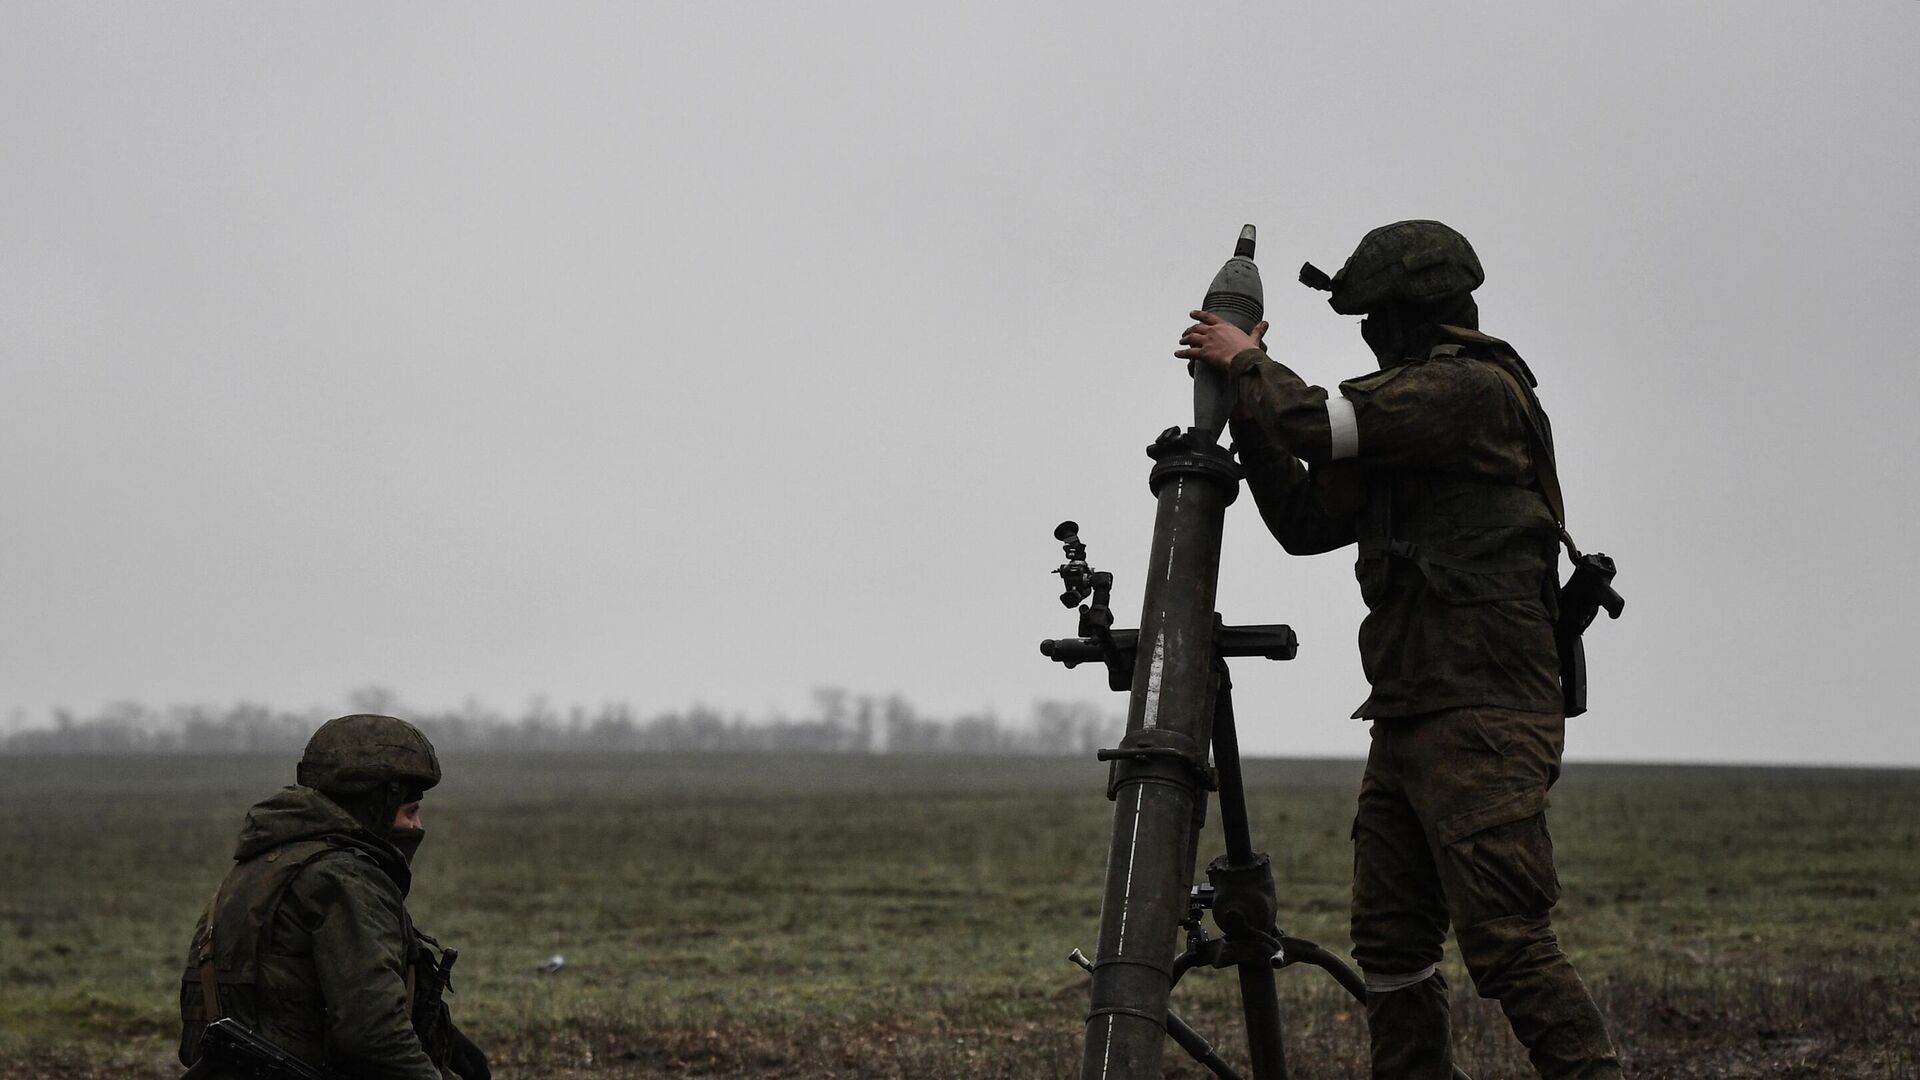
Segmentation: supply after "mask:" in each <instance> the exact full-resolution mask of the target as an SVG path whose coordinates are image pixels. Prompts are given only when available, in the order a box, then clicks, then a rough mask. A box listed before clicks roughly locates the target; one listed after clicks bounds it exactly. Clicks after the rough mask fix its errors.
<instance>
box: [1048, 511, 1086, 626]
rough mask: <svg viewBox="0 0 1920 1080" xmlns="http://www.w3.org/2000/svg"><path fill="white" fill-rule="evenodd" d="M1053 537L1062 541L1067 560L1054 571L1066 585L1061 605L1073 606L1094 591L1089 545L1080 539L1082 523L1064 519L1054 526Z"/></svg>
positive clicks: (1061, 544)
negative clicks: (1088, 560) (1088, 555)
mask: <svg viewBox="0 0 1920 1080" xmlns="http://www.w3.org/2000/svg"><path fill="white" fill-rule="evenodd" d="M1053 538H1054V539H1055V540H1058V541H1060V546H1061V548H1063V549H1064V550H1065V551H1066V554H1067V561H1066V562H1065V563H1062V564H1061V566H1060V568H1059V569H1057V570H1055V571H1054V573H1056V574H1059V575H1060V580H1061V582H1062V583H1063V584H1065V585H1066V587H1067V591H1066V592H1063V593H1061V594H1060V606H1061V607H1072V606H1074V605H1075V604H1078V603H1079V602H1080V601H1082V600H1085V599H1086V598H1087V597H1088V596H1090V595H1092V593H1093V567H1091V566H1088V565H1087V545H1086V544H1085V543H1084V542H1083V541H1082V540H1081V539H1080V523H1079V522H1077V521H1063V522H1061V523H1060V524H1058V525H1056V526H1054V527H1053Z"/></svg>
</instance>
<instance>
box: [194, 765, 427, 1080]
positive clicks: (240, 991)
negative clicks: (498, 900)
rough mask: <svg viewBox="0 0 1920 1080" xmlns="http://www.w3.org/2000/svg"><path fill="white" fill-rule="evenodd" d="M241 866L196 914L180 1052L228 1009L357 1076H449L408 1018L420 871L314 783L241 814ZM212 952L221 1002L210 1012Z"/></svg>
mask: <svg viewBox="0 0 1920 1080" xmlns="http://www.w3.org/2000/svg"><path fill="white" fill-rule="evenodd" d="M234 859H235V866H234V868H233V870H232V871H231V872H230V873H228V874H227V877H226V880H225V881H223V882H222V883H221V885H220V888H219V891H218V892H216V893H215V894H214V900H213V902H212V904H211V905H210V908H209V912H210V914H211V942H209V928H210V925H209V919H208V917H207V916H204V915H203V916H202V917H201V919H200V923H199V925H198V926H197V927H196V928H195V929H194V935H193V944H192V946H191V947H190V949H189V951H188V955H187V967H186V972H185V975H184V976H183V978H182V981H181V986H180V1025H181V1027H180V1060H181V1062H182V1063H183V1064H188V1065H191V1064H192V1063H193V1062H194V1061H195V1060H197V1059H198V1057H199V1041H200V1033H201V1031H202V1029H203V1028H204V1027H205V1026H206V1024H207V1023H208V1021H209V1020H211V1019H213V1018H214V1017H215V1016H217V1015H226V1016H231V1017H233V1018H234V1019H236V1020H238V1021H240V1022H241V1023H242V1024H244V1025H246V1026H247V1027H248V1028H250V1029H252V1030H253V1031H254V1032H256V1033H257V1034H259V1035H261V1036H262V1037H263V1038H266V1039H267V1040H269V1041H270V1042H273V1043H275V1044H276V1045H278V1046H280V1047H281V1048H282V1049H284V1050H286V1051H288V1052H290V1053H293V1054H295V1055H297V1056H298V1057H300V1058H302V1059H304V1060H306V1061H308V1062H311V1063H313V1064H315V1065H324V1066H327V1067H329V1068H332V1069H334V1070H336V1071H337V1072H339V1073H340V1074H342V1075H345V1076H352V1077H357V1078H361V1080H441V1072H440V1070H439V1068H437V1067H436V1066H435V1064H434V1062H433V1061H432V1060H431V1059H430V1058H429V1057H428V1054H427V1051H426V1050H425V1049H424V1048H423V1047H422V1043H421V1039H420V1036H419V1035H417V1034H416V1033H415V1031H414V1027H413V1024H412V1023H411V1021H410V1019H409V1017H408V1007H409V1001H410V998H411V996H412V995H411V991H412V987H411V986H410V984H409V978H410V976H411V971H410V965H411V964H412V962H413V955H414V952H415V950H416V948H417V945H416V941H417V937H416V932H415V930H414V928H413V921H412V919H411V918H410V917H409V916H408V914H407V909H406V903H405V900H406V895H407V889H408V886H409V885H410V884H411V882H412V876H411V874H410V872H409V871H408V868H407V862H406V859H405V858H403V857H402V856H401V854H400V852H399V851H398V849H396V848H395V847H394V846H393V845H392V844H390V843H388V842H387V841H386V839H385V838H384V837H379V836H375V835H374V834H373V833H371V832H369V831H368V830H367V829H366V828H365V827H364V826H362V825H361V824H360V823H359V822H357V821H355V820H354V819H353V818H352V817H351V816H350V815H349V814H348V813H347V812H346V811H345V810H342V809H341V808H340V807H339V806H338V805H336V804H335V803H334V802H333V801H332V800H330V799H328V798H327V797H326V796H325V795H322V794H321V793H320V792H318V791H315V790H313V789H312V788H305V787H288V788H282V789H281V790H280V791H279V792H278V793H277V794H275V795H273V796H272V797H270V798H268V799H267V800H266V801H264V802H261V803H259V804H258V805H256V806H254V807H253V808H252V809H251V810H249V811H247V820H246V825H245V826H244V827H243V828H242V830H241V833H240V844H239V847H238V848H237V849H236V850H235V851H234ZM209 956H210V957H211V959H212V962H213V974H214V978H215V981H216V986H217V990H216V993H217V994H218V997H219V1003H218V1004H219V1011H218V1013H214V1012H212V1011H211V1010H209V1009H208V1007H207V1003H206V1002H205V1000H204V996H205V995H204V993H203V990H202V962H203V960H204V959H206V958H208V957H209Z"/></svg>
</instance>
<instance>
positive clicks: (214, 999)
mask: <svg viewBox="0 0 1920 1080" xmlns="http://www.w3.org/2000/svg"><path fill="white" fill-rule="evenodd" d="M225 885H226V882H225V881H222V882H221V883H220V885H218V886H215V887H214V890H213V896H212V897H211V898H210V899H209V900H208V901H207V934H206V937H205V938H204V939H203V940H202V941H201V943H200V1004H201V1007H202V1008H203V1009H205V1010H206V1014H207V1022H208V1023H212V1022H214V1021H215V1020H218V1019H221V1018H222V1017H224V1016H226V1015H227V1014H226V1011H225V1010H223V1009H222V1008H220V980H219V979H218V978H216V977H215V976H214V971H213V916H214V912H215V911H216V910H217V909H218V908H219V907H220V889H221V887H222V886H225Z"/></svg>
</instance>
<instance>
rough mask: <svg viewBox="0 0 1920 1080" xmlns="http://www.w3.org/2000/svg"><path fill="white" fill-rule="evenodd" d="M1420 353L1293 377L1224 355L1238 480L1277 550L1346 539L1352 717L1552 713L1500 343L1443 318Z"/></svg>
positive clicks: (1546, 603) (1514, 369)
mask: <svg viewBox="0 0 1920 1080" xmlns="http://www.w3.org/2000/svg"><path fill="white" fill-rule="evenodd" d="M1442 330H1443V334H1444V336H1443V339H1442V342H1441V344H1439V345H1438V346H1436V347H1435V348H1434V349H1433V351H1432V352H1431V353H1430V354H1429V355H1428V356H1427V357H1425V358H1423V359H1416V360H1410V361H1407V362H1406V363H1402V364H1398V365H1395V366H1393V367H1389V368H1385V369H1383V370H1381V371H1378V372H1375V373H1373V374H1370V375H1366V376H1363V377H1361V378H1358V379H1351V380H1349V381H1347V382H1344V383H1341V384H1340V387H1339V393H1338V394H1337V395H1329V394H1328V393H1327V391H1325V390H1323V389H1321V388H1320V387H1317V386H1309V385H1308V384H1307V383H1306V382H1305V381H1304V380H1303V379H1301V378H1300V377H1299V376H1298V375H1295V374H1294V373H1293V372H1292V371H1290V370H1288V369H1287V368H1286V367H1285V366H1283V365H1281V364H1278V363H1275V362H1274V361H1273V360H1272V359H1270V358H1269V357H1267V356H1266V355H1265V354H1264V353H1262V352H1259V351H1258V350H1251V349H1250V350H1248V351H1246V352H1244V353H1241V354H1240V355H1239V356H1237V357H1235V358H1234V361H1233V364H1232V367H1231V377H1232V379H1233V382H1234V384H1235V387H1236V390H1237V392H1238V394H1239V399H1240V401H1241V403H1242V404H1243V405H1244V406H1246V412H1247V414H1248V415H1247V418H1245V419H1236V420H1235V421H1234V422H1233V436H1234V443H1235V449H1236V450H1237V451H1238V452H1239V454H1240V459H1241V461H1242V463H1243V464H1244V465H1245V466H1246V470H1247V488H1248V490H1249V491H1251V492H1252V493H1253V497H1254V501H1255V502H1256V503H1257V504H1258V506H1259V509H1260V515H1261V517H1262V518H1263V519H1264V520H1265V522H1266V524H1267V528H1268V529H1269V530H1270V531H1271V532H1272V533H1273V535H1274V536H1275V538H1277V539H1278V540H1279V541H1280V543H1281V546H1282V547H1284V548H1285V549H1286V550H1287V551H1288V552H1290V553H1292V554H1295V555H1311V554H1317V553H1319V552H1324V551H1332V550H1334V549H1336V548H1340V547H1344V546H1346V545H1347V544H1358V546H1359V557H1358V559H1357V560H1356V562H1355V566H1354V573H1355V576H1356V577H1358V578H1359V580H1360V592H1361V597H1362V599H1363V600H1364V601H1365V602H1366V605H1367V617H1366V619H1365V620H1364V621H1363V622H1362V623H1361V626H1360V661H1361V666H1362V667H1363V669H1364V670H1365V671H1366V675H1367V681H1368V682H1369V683H1370V684H1371V685H1372V688H1373V692H1372V694H1370V695H1369V696H1368V698H1367V700H1366V701H1365V702H1364V703H1362V704H1361V706H1360V707H1359V708H1358V709H1356V710H1355V711H1354V714H1353V715H1354V716H1356V717H1368V718H1374V719H1386V718H1391V717H1402V716H1415V715H1419V714H1422V713H1428V712H1433V711H1435V710H1437V709H1446V708H1454V707H1459V706H1471V705H1493V706H1501V707H1505V708H1511V709H1520V710H1525V711H1530V712H1554V713H1557V712H1559V711H1560V708H1561V703H1560V689H1559V687H1560V671H1559V659H1558V653H1557V651H1556V648H1555V645H1554V638H1553V619H1554V614H1555V612H1554V593H1555V588H1556V586H1557V569H1558V555H1557V552H1556V544H1557V540H1558V536H1559V528H1558V523H1557V522H1556V521H1555V518H1554V513H1553V511H1552V510H1550V509H1549V508H1548V506H1547V503H1546V500H1545V499H1544V498H1543V497H1542V496H1541V494H1540V493H1539V490H1538V485H1537V483H1536V470H1535V462H1534V453H1535V447H1536V445H1538V444H1539V440H1536V438H1535V437H1534V435H1533V426H1532V424H1531V423H1530V420H1529V416H1530V412H1531V415H1532V416H1533V417H1534V418H1536V419H1537V422H1538V425H1539V430H1540V432H1541V436H1540V440H1544V443H1545V445H1544V449H1545V452H1546V453H1547V454H1548V455H1549V456H1548V460H1549V462H1550V461H1551V452H1552V443H1551V438H1552V436H1551V432H1550V429H1549V428H1548V427H1547V423H1546V418H1545V416H1544V414H1541V413H1539V412H1538V411H1537V409H1535V408H1534V407H1533V405H1532V404H1531V403H1529V402H1528V401H1526V399H1525V397H1524V396H1523V395H1524V394H1525V391H1524V390H1522V388H1521V382H1520V380H1524V379H1527V378H1528V376H1527V374H1526V370H1525V367H1524V365H1523V364H1522V363H1521V361H1520V358H1519V356H1518V355H1517V354H1516V353H1514V352H1513V350H1512V348H1511V347H1510V346H1508V345H1507V344H1506V343H1505V342H1503V341H1500V340H1499V339H1498V338H1491V337H1487V336H1486V335H1484V334H1481V333H1479V332H1477V331H1473V330H1464V329H1460V328H1457V327H1443V328H1442Z"/></svg>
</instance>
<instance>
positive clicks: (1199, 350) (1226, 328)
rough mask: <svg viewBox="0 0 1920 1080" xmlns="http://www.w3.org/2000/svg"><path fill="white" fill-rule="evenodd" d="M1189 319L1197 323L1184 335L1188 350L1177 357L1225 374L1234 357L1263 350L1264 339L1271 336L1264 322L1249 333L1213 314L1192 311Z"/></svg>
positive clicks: (1179, 353)
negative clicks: (1196, 361) (1255, 350)
mask: <svg viewBox="0 0 1920 1080" xmlns="http://www.w3.org/2000/svg"><path fill="white" fill-rule="evenodd" d="M1187 316H1188V317H1189V318H1191V319H1194V320H1195V322H1194V324H1193V325H1192V326H1189V327H1187V332H1186V333H1184V334H1181V335H1180V344H1182V345H1185V346H1186V348H1184V349H1181V350H1180V351H1179V352H1176V353H1174V354H1173V355H1175V356H1177V357H1179V358H1180V359H1182V360H1198V361H1199V362H1201V363H1203V364H1206V365H1208V366H1209V367H1216V368H1219V369H1220V370H1222V371H1225V370H1226V369H1227V366H1228V365H1230V364H1232V363H1233V358H1234V357H1236V356H1239V355H1240V354H1241V353H1243V352H1246V351H1247V350H1248V349H1258V348H1260V342H1261V339H1262V338H1264V337H1266V334H1267V324H1266V323H1265V322H1264V321H1262V322H1260V323H1258V324H1256V325H1255V326H1254V328H1253V333H1251V334H1249V333H1247V332H1246V331H1244V330H1242V329H1240V328H1239V327H1237V326H1235V325H1233V324H1232V323H1230V322H1228V321H1226V320H1225V319H1222V318H1221V317H1220V316H1218V315H1215V314H1214V313H1213V312H1211V311H1190V312H1188V313H1187Z"/></svg>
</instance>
